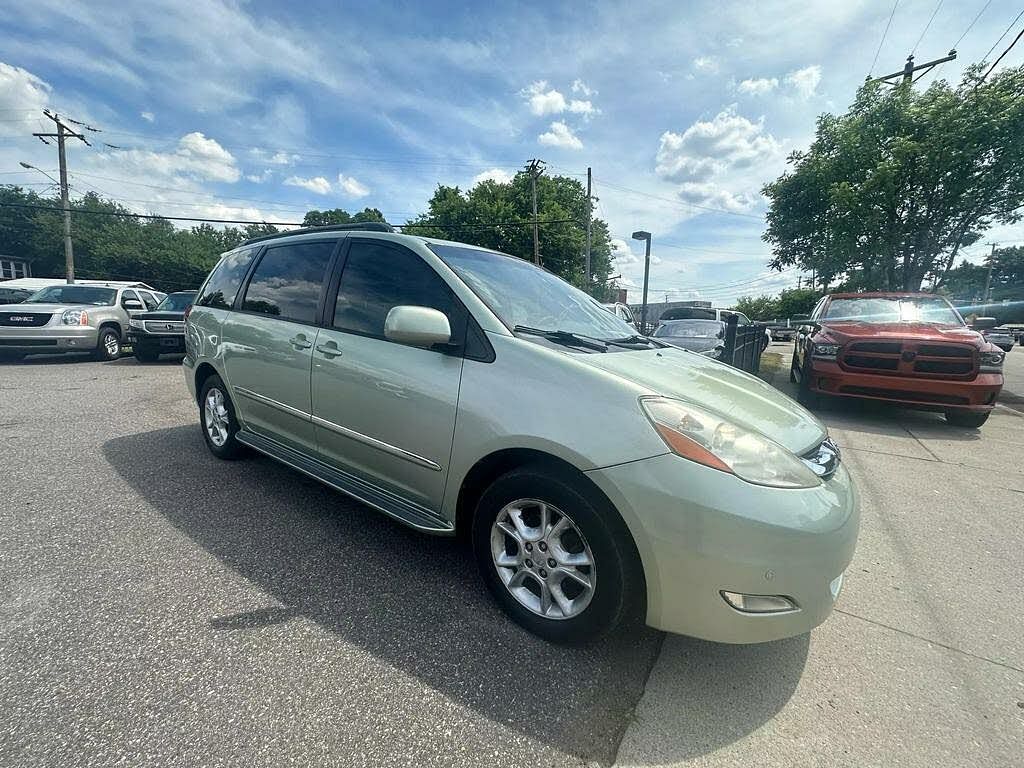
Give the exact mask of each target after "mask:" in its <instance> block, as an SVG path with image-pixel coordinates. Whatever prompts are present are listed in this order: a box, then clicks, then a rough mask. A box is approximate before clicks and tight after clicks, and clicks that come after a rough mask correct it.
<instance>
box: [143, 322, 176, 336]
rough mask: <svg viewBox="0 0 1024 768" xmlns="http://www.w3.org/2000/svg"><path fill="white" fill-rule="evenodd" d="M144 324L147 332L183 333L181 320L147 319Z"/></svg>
mask: <svg viewBox="0 0 1024 768" xmlns="http://www.w3.org/2000/svg"><path fill="white" fill-rule="evenodd" d="M145 326H146V331H147V332H148V333H185V322H184V321H183V320H147V321H146V322H145Z"/></svg>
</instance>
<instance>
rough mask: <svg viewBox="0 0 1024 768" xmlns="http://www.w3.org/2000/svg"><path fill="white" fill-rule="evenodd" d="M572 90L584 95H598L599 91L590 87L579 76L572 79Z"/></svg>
mask: <svg viewBox="0 0 1024 768" xmlns="http://www.w3.org/2000/svg"><path fill="white" fill-rule="evenodd" d="M572 92H573V93H581V94H583V95H584V96H596V95H597V91H595V90H594V89H593V88H590V87H588V86H587V84H586V83H584V82H583V81H582V80H580V79H579V78H578V77H577V78H576V79H575V80H573V81H572Z"/></svg>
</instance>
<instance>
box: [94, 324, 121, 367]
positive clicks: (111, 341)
mask: <svg viewBox="0 0 1024 768" xmlns="http://www.w3.org/2000/svg"><path fill="white" fill-rule="evenodd" d="M120 356H121V334H119V333H118V332H117V330H116V329H114V328H111V327H110V326H106V327H104V328H100V332H99V337H98V338H97V340H96V350H95V351H94V352H93V357H95V358H96V359H97V360H117V358H119V357H120Z"/></svg>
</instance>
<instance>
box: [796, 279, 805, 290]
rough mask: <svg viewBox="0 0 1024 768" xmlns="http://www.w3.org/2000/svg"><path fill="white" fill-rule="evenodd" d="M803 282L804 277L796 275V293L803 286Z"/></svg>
mask: <svg viewBox="0 0 1024 768" xmlns="http://www.w3.org/2000/svg"><path fill="white" fill-rule="evenodd" d="M803 280H804V276H803V275H797V277H796V289H797V290H798V291H799V290H800V286H801V285H803Z"/></svg>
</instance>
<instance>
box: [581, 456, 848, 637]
mask: <svg viewBox="0 0 1024 768" xmlns="http://www.w3.org/2000/svg"><path fill="white" fill-rule="evenodd" d="M587 475H588V476H589V477H590V478H591V479H592V480H593V481H594V482H595V483H596V484H597V485H598V487H600V488H601V490H602V491H604V493H605V494H606V495H607V496H608V498H609V499H610V500H611V501H612V503H614V504H615V505H616V507H617V508H618V509H619V510H620V512H621V513H622V515H623V518H624V519H625V520H626V523H627V525H628V526H629V528H630V531H631V532H632V534H633V538H634V540H635V541H636V544H637V549H638V550H639V552H640V558H641V561H642V562H643V566H644V574H645V577H646V580H647V623H648V624H649V625H651V626H652V627H655V628H657V629H662V630H665V631H668V632H676V633H679V634H683V635H691V636H693V637H699V638H703V639H705V640H713V641H717V642H724V643H759V642H765V641H768V640H778V639H781V638H784V637H792V636H794V635H800V634H803V633H805V632H808V631H810V630H811V629H813V628H814V627H816V626H818V625H819V624H821V622H823V621H824V620H825V619H826V618H827V617H828V615H829V613H831V611H832V606H833V604H834V602H835V599H836V597H837V596H838V592H839V588H840V587H841V586H842V581H841V579H840V577H841V576H842V574H843V572H844V571H845V570H846V567H847V566H848V565H849V563H850V560H851V559H852V558H853V551H854V548H855V546H856V543H857V532H858V529H859V526H860V512H859V503H858V499H857V494H856V492H855V490H854V487H853V485H852V484H851V482H850V478H849V475H848V474H847V472H846V469H845V468H844V467H843V466H842V465H840V466H839V469H838V470H837V471H836V473H835V475H834V476H833V477H832V478H831V479H830V480H828V481H827V482H825V483H823V484H822V485H820V486H818V487H816V488H807V489H797V490H789V489H779V488H766V487H764V486H758V485H753V484H751V483H747V482H745V481H743V480H740V479H739V478H737V477H735V476H733V475H730V474H727V473H724V472H719V471H718V470H714V469H710V468H708V467H704V466H702V465H700V464H696V463H694V462H691V461H688V460H686V459H682V458H679V457H678V456H675V455H672V454H666V455H662V456H657V457H654V458H651V459H646V460H643V461H636V462H631V463H628V464H621V465H618V466H614V467H608V468H605V469H597V470H592V471H590V472H588V473H587ZM723 590H724V591H729V592H736V593H742V594H747V595H781V596H785V597H787V598H789V599H790V600H791V601H792V602H793V603H795V605H796V606H797V610H794V611H789V612H785V613H765V614H751V613H743V612H741V611H739V610H737V609H735V608H733V607H732V606H730V605H729V604H728V603H727V602H726V601H725V599H724V598H723V596H722V594H721V593H722V591H723Z"/></svg>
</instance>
